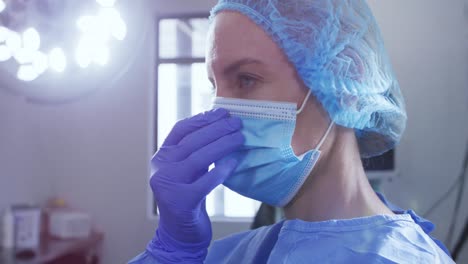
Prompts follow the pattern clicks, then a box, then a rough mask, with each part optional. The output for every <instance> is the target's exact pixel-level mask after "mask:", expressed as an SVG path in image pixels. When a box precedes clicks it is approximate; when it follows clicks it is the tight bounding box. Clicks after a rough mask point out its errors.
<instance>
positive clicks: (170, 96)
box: [151, 14, 260, 220]
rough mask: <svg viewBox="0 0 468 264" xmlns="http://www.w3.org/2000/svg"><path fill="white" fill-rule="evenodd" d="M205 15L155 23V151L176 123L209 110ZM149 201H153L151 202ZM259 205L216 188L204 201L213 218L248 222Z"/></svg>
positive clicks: (155, 210) (211, 97) (210, 93)
mask: <svg viewBox="0 0 468 264" xmlns="http://www.w3.org/2000/svg"><path fill="white" fill-rule="evenodd" d="M207 17H208V14H206V15H205V14H202V15H193V16H187V17H165V18H160V19H159V20H158V22H157V38H158V39H157V40H158V41H157V45H156V49H157V50H156V59H157V61H156V67H157V75H156V76H157V78H156V80H157V81H156V95H157V96H156V98H157V99H156V104H157V107H156V118H157V119H156V126H155V128H156V135H157V136H156V148H159V147H160V146H161V144H162V142H163V141H164V139H165V138H166V136H167V135H168V133H169V132H170V131H171V129H172V127H173V126H174V124H175V123H176V122H177V120H180V119H183V118H186V117H189V116H192V115H194V114H197V113H200V112H203V111H206V110H208V109H210V107H211V102H212V99H213V96H214V95H213V93H212V90H211V84H210V82H209V81H208V77H207V74H206V68H205V58H204V57H205V39H206V34H207V30H208V24H209V22H208V19H207ZM151 201H153V199H152V198H151ZM152 204H153V206H152V208H153V215H155V214H156V213H157V209H156V205H155V204H154V202H152ZM259 206H260V203H259V202H257V201H255V200H252V199H249V198H246V197H243V196H241V195H239V194H237V193H235V192H233V191H231V190H229V189H228V188H225V187H224V186H219V187H217V188H216V189H215V190H213V192H212V193H211V194H210V195H209V196H208V197H207V201H206V207H207V211H208V214H209V215H210V216H211V217H212V218H214V219H216V218H223V219H225V218H231V219H247V218H248V219H249V220H250V219H251V218H252V217H253V216H254V215H255V213H256V212H257V209H258V207H259Z"/></svg>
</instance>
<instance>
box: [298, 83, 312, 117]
mask: <svg viewBox="0 0 468 264" xmlns="http://www.w3.org/2000/svg"><path fill="white" fill-rule="evenodd" d="M311 94H312V90H310V89H309V92H308V93H307V95H306V97H305V99H304V101H303V102H302V105H301V107H300V108H299V110H297V112H296V115H298V114H300V113H301V112H302V111H303V110H304V108H305V106H306V104H307V101H308V100H309V97H310V95H311Z"/></svg>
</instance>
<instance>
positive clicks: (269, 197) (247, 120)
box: [213, 91, 333, 206]
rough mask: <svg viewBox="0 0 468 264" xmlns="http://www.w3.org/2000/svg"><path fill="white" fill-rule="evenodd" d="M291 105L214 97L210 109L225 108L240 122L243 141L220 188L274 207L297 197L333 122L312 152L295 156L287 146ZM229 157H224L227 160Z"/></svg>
mask: <svg viewBox="0 0 468 264" xmlns="http://www.w3.org/2000/svg"><path fill="white" fill-rule="evenodd" d="M309 96H310V91H309V93H308V94H307V97H306V98H305V100H304V103H303V104H302V106H301V107H300V109H299V110H297V108H296V104H294V103H282V102H270V101H257V100H245V99H234V98H220V97H218V98H215V100H214V105H213V108H224V109H227V110H228V111H229V112H230V114H231V115H232V116H237V117H239V118H241V119H242V122H243V129H242V133H243V134H244V136H245V138H246V141H245V145H244V147H243V148H242V149H241V150H239V151H237V152H235V153H233V154H232V156H234V157H235V158H236V159H238V160H240V163H239V165H238V167H237V168H236V170H235V171H234V173H233V175H232V176H231V177H229V178H228V179H227V180H226V181H225V182H224V185H225V186H227V187H228V188H229V189H231V190H233V191H235V192H237V193H239V194H242V195H244V196H247V197H250V198H252V199H256V200H259V201H262V202H265V203H267V204H270V205H274V206H285V205H286V204H287V203H289V202H290V201H291V200H292V198H293V197H294V196H295V195H296V194H297V192H298V191H299V189H300V187H301V186H302V185H303V183H304V182H305V180H306V179H307V176H308V175H309V174H310V172H311V171H312V169H313V168H314V166H315V164H316V163H317V161H318V159H319V157H320V147H321V146H322V144H323V142H324V141H325V139H326V137H327V136H328V134H329V132H330V131H331V128H332V127H333V122H332V123H331V124H330V126H329V127H328V129H327V131H326V133H325V135H324V136H323V138H322V140H321V141H320V143H319V144H318V145H317V147H316V148H315V149H312V150H309V151H307V152H306V153H304V154H303V155H301V157H297V156H296V155H295V154H294V151H293V149H292V147H291V140H292V136H293V134H294V129H295V126H296V116H297V115H298V114H299V113H300V112H301V111H302V110H303V109H304V106H305V103H306V102H307V100H308V98H309ZM232 156H229V157H227V158H230V157H232Z"/></svg>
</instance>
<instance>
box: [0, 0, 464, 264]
mask: <svg viewBox="0 0 468 264" xmlns="http://www.w3.org/2000/svg"><path fill="white" fill-rule="evenodd" d="M215 2H216V1H215V0H197V1H186V0H171V1H169V0H153V1H151V0H138V1H129V0H126V1H125V0H86V1H72V0H35V1H33V0H29V1H28V0H9V1H7V0H0V211H2V212H3V217H2V219H3V222H4V223H7V224H8V223H9V222H11V219H14V222H15V223H16V226H17V227H16V230H15V231H14V232H13V234H9V231H8V230H9V229H8V225H5V224H4V223H3V224H2V229H3V232H0V234H1V233H6V234H7V235H6V236H5V235H3V237H2V245H7V246H6V247H7V248H13V247H16V251H15V250H13V249H10V250H5V249H3V250H2V251H0V252H1V253H0V263H19V262H15V261H16V260H15V259H16V258H24V259H32V260H33V261H36V262H34V263H97V262H98V261H99V263H125V262H126V261H128V260H130V259H131V258H132V257H134V256H135V255H137V254H139V253H140V252H142V251H143V250H144V249H145V246H146V243H147V242H148V241H149V240H150V239H151V238H152V237H153V235H154V231H155V229H156V227H157V218H158V217H157V209H156V205H155V203H154V202H153V199H152V194H151V191H150V189H149V187H148V180H149V160H150V157H151V156H152V153H154V151H155V150H156V149H157V147H158V146H159V145H160V144H161V142H162V140H163V139H164V138H165V137H166V135H167V133H168V132H169V131H170V129H171V128H172V125H173V124H174V123H175V122H176V121H177V120H178V119H181V118H184V117H187V116H190V115H192V114H195V113H198V112H200V111H203V110H205V109H207V108H209V107H210V103H211V97H212V94H211V89H210V84H209V82H208V80H207V77H206V73H205V68H204V49H205V37H206V31H207V28H208V20H207V16H208V14H209V10H210V8H211V7H212V6H213V5H214V4H215ZM368 2H369V4H370V6H371V8H372V10H373V11H374V15H375V16H376V19H377V21H378V23H379V25H380V27H381V30H382V33H383V36H384V39H385V43H386V48H387V50H388V52H389V54H390V58H391V60H392V63H393V66H394V69H395V72H396V75H397V77H398V79H399V81H400V85H401V88H402V91H403V94H404V96H405V99H406V103H407V111H408V126H407V131H406V133H405V135H404V137H403V139H402V141H401V144H400V145H399V147H398V148H397V149H396V150H395V151H392V152H389V153H387V154H386V155H385V156H383V157H379V158H378V159H375V160H371V161H364V163H365V165H366V168H367V169H368V175H369V178H370V179H371V181H372V183H373V185H374V187H375V188H376V189H379V190H380V191H382V192H383V193H384V194H385V195H386V196H387V197H388V198H389V199H390V200H391V201H392V202H393V203H395V204H397V205H399V206H400V207H402V208H411V209H413V210H415V211H416V212H417V213H418V214H419V215H422V216H426V217H427V218H428V219H429V220H431V221H433V222H434V223H435V224H436V226H437V228H436V230H435V232H434V233H433V235H434V236H435V237H437V238H439V239H440V240H442V241H444V242H445V243H446V245H447V246H449V248H450V249H451V250H452V252H453V251H454V250H455V247H456V244H457V241H460V240H461V238H462V235H463V228H464V226H465V225H466V221H467V217H468V192H467V191H465V192H464V191H463V190H464V188H466V185H467V183H466V182H465V181H464V179H465V178H466V177H467V173H466V171H464V168H466V164H464V162H465V163H466V161H464V159H465V156H466V152H467V148H468V145H467V144H468V1H466V0H454V1H437V0H429V1H428V0H426V1H423V0H415V1H403V0H394V1H377V0H369V1H368ZM465 170H466V169H465ZM259 206H260V204H259V203H258V202H255V201H252V200H250V199H247V198H243V197H241V196H239V195H237V194H235V193H233V192H231V191H229V190H227V189H224V188H222V187H219V188H217V189H216V190H215V191H213V193H212V194H210V196H209V197H208V200H207V208H208V211H209V214H210V216H211V217H212V222H213V235H214V239H218V238H221V237H224V236H226V235H228V234H231V233H235V232H239V231H242V230H247V229H249V228H251V227H252V222H253V219H254V217H255V215H256V214H257V212H258V208H259ZM41 212H42V213H41ZM40 213H41V214H40ZM39 215H41V216H39ZM273 215H275V214H274V213H273ZM12 217H13V218H12ZM273 217H275V216H273ZM276 217H277V215H276ZM18 219H19V220H21V221H19V220H18ZM37 219H40V220H41V222H40V223H39V224H31V223H38V221H37ZM18 221H19V222H20V223H18ZM18 226H20V227H21V228H18ZM10 227H11V223H10ZM41 232H42V233H48V234H49V235H48V236H44V235H43V236H41V237H36V236H35V234H36V233H38V234H39V233H41ZM9 236H11V237H13V238H15V239H14V241H13V245H10V246H8V244H9V243H10V244H11V243H12V241H8V237H9ZM5 237H6V238H5ZM465 239H466V234H465ZM467 243H468V242H467ZM44 245H47V246H44ZM31 249H33V250H31ZM54 252H55V253H54ZM459 252H460V253H459V256H458V261H457V263H468V245H465V246H464V247H462V248H461V250H460V251H459ZM54 254H55V255H54ZM31 263H32V262H31Z"/></svg>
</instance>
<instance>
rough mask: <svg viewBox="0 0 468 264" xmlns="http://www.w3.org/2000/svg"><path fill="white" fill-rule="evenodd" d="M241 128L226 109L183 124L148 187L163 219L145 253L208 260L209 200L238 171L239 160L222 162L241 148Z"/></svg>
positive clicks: (156, 160) (156, 162)
mask: <svg viewBox="0 0 468 264" xmlns="http://www.w3.org/2000/svg"><path fill="white" fill-rule="evenodd" d="M241 128H242V122H241V120H240V119H239V118H237V117H231V116H229V113H228V111H227V110H225V109H216V110H212V111H208V112H205V113H202V114H198V115H196V116H193V117H191V118H188V119H184V120H182V121H179V122H178V123H177V124H176V125H175V126H174V127H173V129H172V131H171V132H170V133H169V136H168V137H167V138H166V140H165V141H164V144H163V145H162V147H161V148H160V149H159V151H158V152H157V153H156V155H155V156H154V157H153V159H152V162H151V165H152V173H153V176H152V178H151V181H150V185H151V188H152V190H153V193H154V197H155V199H156V201H157V202H158V207H159V212H160V218H159V219H160V220H159V227H158V229H157V230H156V235H155V237H154V239H153V240H152V241H151V242H150V243H149V245H148V247H147V251H149V253H151V255H153V256H154V257H155V258H156V259H157V260H158V261H160V262H162V263H202V262H203V261H204V259H205V257H206V254H207V249H208V246H209V245H210V241H211V239H212V230H211V222H210V219H209V217H208V214H207V212H206V208H205V198H206V196H207V195H208V194H209V193H210V192H211V191H212V190H213V189H214V188H215V187H216V186H218V185H219V184H221V183H223V182H224V181H225V179H226V178H227V177H228V176H230V175H231V173H232V172H233V171H234V169H235V168H236V166H237V161H236V160H233V159H231V160H226V161H224V160H223V162H222V163H220V162H219V160H220V159H222V158H223V157H225V156H227V155H229V154H230V153H232V152H234V151H236V150H238V149H239V148H240V147H241V146H242V145H243V143H244V136H243V135H242V134H241V132H240V129H241ZM214 162H216V167H215V168H214V169H212V170H211V171H209V172H208V167H209V166H210V165H211V164H212V163H214Z"/></svg>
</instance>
